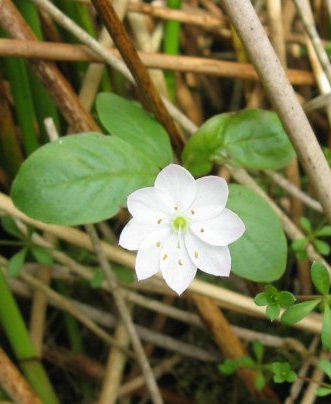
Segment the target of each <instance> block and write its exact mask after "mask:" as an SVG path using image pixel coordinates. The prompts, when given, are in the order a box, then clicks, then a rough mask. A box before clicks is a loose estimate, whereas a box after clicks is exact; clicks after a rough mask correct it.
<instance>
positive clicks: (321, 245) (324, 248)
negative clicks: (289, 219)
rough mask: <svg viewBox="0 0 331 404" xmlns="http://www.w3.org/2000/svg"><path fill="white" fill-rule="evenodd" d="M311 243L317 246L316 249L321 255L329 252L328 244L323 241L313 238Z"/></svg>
mask: <svg viewBox="0 0 331 404" xmlns="http://www.w3.org/2000/svg"><path fill="white" fill-rule="evenodd" d="M313 244H314V246H315V247H316V248H317V250H318V252H319V253H320V254H322V255H329V254H330V246H329V244H328V243H326V242H325V241H322V240H318V239H315V240H313Z"/></svg>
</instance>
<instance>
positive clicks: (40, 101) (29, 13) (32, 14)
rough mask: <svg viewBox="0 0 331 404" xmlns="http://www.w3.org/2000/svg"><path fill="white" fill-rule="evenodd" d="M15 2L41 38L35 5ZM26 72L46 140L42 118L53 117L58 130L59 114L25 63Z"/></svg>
mask: <svg viewBox="0 0 331 404" xmlns="http://www.w3.org/2000/svg"><path fill="white" fill-rule="evenodd" d="M15 4H16V6H17V8H18V9H19V11H20V12H21V14H22V15H23V17H24V19H25V20H26V22H27V23H28V24H29V25H30V27H31V29H32V30H33V32H34V33H35V35H36V36H37V37H38V39H39V40H43V32H42V27H41V22H40V18H39V14H38V10H37V7H36V6H35V5H34V4H33V3H31V2H29V1H26V0H15ZM27 73H28V78H29V82H30V87H31V93H32V97H33V101H34V105H35V113H36V117H37V120H38V123H39V130H40V132H41V135H42V138H43V139H44V140H45V141H46V139H47V134H46V129H45V126H44V120H45V119H46V118H48V117H51V118H53V121H54V122H55V125H56V127H57V129H58V130H60V129H61V124H60V118H59V114H58V111H57V108H56V105H55V103H54V101H53V100H52V98H51V97H50V95H49V94H48V92H47V90H46V88H45V87H44V85H43V83H42V82H41V81H40V80H39V79H38V77H37V76H36V74H35V72H34V71H33V69H32V68H31V66H30V65H27Z"/></svg>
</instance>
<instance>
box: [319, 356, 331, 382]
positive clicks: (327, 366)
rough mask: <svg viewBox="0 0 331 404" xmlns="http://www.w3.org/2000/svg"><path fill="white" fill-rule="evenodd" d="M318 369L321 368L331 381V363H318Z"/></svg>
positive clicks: (325, 361)
mask: <svg viewBox="0 0 331 404" xmlns="http://www.w3.org/2000/svg"><path fill="white" fill-rule="evenodd" d="M318 367H319V368H321V369H322V370H323V371H324V372H325V373H326V374H327V375H328V378H329V379H331V362H330V361H328V360H326V359H323V360H321V361H319V362H318Z"/></svg>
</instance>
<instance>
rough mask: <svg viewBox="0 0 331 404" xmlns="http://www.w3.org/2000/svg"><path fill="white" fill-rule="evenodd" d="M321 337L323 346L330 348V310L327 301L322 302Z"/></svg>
mask: <svg viewBox="0 0 331 404" xmlns="http://www.w3.org/2000/svg"><path fill="white" fill-rule="evenodd" d="M321 339H322V345H323V347H324V348H326V349H328V350H331V310H330V306H329V305H328V304H327V303H325V304H324V314H323V325H322V333H321Z"/></svg>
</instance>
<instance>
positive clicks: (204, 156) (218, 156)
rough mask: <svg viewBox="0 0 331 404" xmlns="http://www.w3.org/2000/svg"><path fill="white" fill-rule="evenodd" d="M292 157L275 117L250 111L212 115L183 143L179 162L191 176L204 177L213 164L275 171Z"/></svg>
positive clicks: (271, 113)
mask: <svg viewBox="0 0 331 404" xmlns="http://www.w3.org/2000/svg"><path fill="white" fill-rule="evenodd" d="M294 156H295V152H294V149H293V147H292V145H291V143H290V141H289V139H288V136H287V134H286V132H285V130H284V128H283V126H282V123H281V121H280V120H279V118H278V116H277V114H276V113H274V112H270V111H264V110H261V109H251V110H242V111H239V112H237V113H225V114H221V115H216V116H214V117H213V118H211V119H209V120H208V121H206V122H205V123H204V124H203V125H202V126H201V128H199V129H198V131H197V132H196V133H195V134H194V135H193V136H192V138H191V139H190V141H189V142H188V143H187V145H186V147H185V149H184V153H183V162H184V166H185V167H186V168H188V169H189V170H190V171H191V172H192V173H193V174H194V175H204V174H207V173H208V172H209V171H210V170H211V167H212V163H213V162H218V163H225V162H229V163H231V164H234V165H237V166H239V167H245V168H251V169H279V168H282V167H285V166H286V164H288V163H289V161H291V160H292V159H293V158H294Z"/></svg>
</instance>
